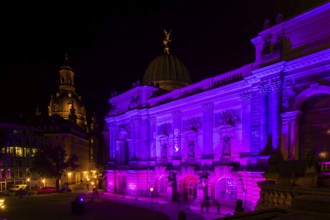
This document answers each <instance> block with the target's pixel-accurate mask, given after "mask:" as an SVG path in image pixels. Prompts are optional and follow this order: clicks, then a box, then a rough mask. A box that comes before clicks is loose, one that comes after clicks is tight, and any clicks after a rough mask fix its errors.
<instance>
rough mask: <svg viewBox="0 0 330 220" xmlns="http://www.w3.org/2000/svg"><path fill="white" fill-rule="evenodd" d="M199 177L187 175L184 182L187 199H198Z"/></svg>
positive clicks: (185, 197)
mask: <svg viewBox="0 0 330 220" xmlns="http://www.w3.org/2000/svg"><path fill="white" fill-rule="evenodd" d="M198 182H199V181H198V179H197V178H196V177H195V176H187V177H186V178H185V180H184V183H183V187H184V188H183V193H184V199H185V201H192V200H195V199H196V196H197V187H198Z"/></svg>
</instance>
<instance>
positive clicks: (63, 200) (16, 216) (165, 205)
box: [2, 185, 233, 220]
mask: <svg viewBox="0 0 330 220" xmlns="http://www.w3.org/2000/svg"><path fill="white" fill-rule="evenodd" d="M73 188H74V190H73V192H71V193H55V194H44V195H32V196H24V197H23V198H20V197H18V196H7V197H5V199H6V209H5V211H4V212H3V213H2V215H4V216H5V217H6V218H7V219H8V220H22V219H34V220H39V219H40V220H44V219H47V220H53V219H54V220H55V219H56V220H58V219H61V220H72V219H75V220H77V219H79V220H87V219H88V220H106V219H112V220H116V219H121V220H125V219H145V220H149V219H150V220H153V219H162V220H167V219H171V220H174V219H178V213H179V211H181V210H183V211H184V212H185V215H186V219H187V220H211V219H216V218H220V217H224V216H226V214H228V213H231V212H232V211H233V208H232V207H226V206H222V207H221V213H220V214H217V211H216V208H215V207H213V206H212V207H210V209H209V211H208V212H206V210H204V212H203V213H201V210H200V207H197V206H188V205H185V204H181V205H180V206H178V204H177V203H173V202H168V201H165V200H164V199H161V198H152V199H151V198H134V197H129V196H125V197H124V196H120V195H115V194H111V193H107V192H99V193H98V195H97V196H96V195H94V194H93V193H92V192H91V191H89V192H86V189H85V188H84V186H83V185H78V186H75V187H73ZM77 195H84V196H85V197H86V203H85V209H84V210H85V212H84V214H83V215H81V216H76V215H73V214H72V210H71V205H72V204H71V203H72V201H73V200H74V199H75V197H76V196H77ZM164 213H165V214H164Z"/></svg>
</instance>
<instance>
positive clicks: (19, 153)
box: [16, 147, 23, 157]
mask: <svg viewBox="0 0 330 220" xmlns="http://www.w3.org/2000/svg"><path fill="white" fill-rule="evenodd" d="M16 156H18V157H23V148H22V147H16Z"/></svg>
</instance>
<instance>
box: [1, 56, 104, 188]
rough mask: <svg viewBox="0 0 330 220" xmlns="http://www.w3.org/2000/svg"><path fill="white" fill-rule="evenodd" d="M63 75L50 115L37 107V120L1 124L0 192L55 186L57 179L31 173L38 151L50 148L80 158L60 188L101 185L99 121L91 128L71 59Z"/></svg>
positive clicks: (53, 98)
mask: <svg viewBox="0 0 330 220" xmlns="http://www.w3.org/2000/svg"><path fill="white" fill-rule="evenodd" d="M59 75H60V81H59V82H60V86H59V91H58V92H57V93H56V95H55V96H52V97H51V100H50V104H49V106H48V114H47V115H42V114H41V112H40V111H39V109H38V107H37V109H36V112H35V117H34V118H33V119H29V120H25V119H23V118H22V119H20V122H16V123H13V122H0V147H1V155H0V156H1V158H0V191H6V190H7V189H8V186H9V185H13V184H17V183H29V184H31V186H34V185H36V184H37V185H38V186H42V185H48V186H55V179H50V178H48V179H44V177H42V176H35V175H34V174H33V173H31V172H30V169H29V168H30V165H31V160H32V157H33V155H34V154H35V153H36V151H38V149H39V148H40V147H47V146H49V147H51V146H53V147H54V146H62V147H63V148H64V149H65V152H66V154H67V156H69V155H70V154H76V155H77V156H78V161H77V164H78V165H79V168H78V169H77V170H74V171H70V172H67V173H66V175H65V176H63V177H62V178H61V181H60V184H64V183H69V184H75V183H80V182H81V181H84V182H85V181H89V182H91V183H92V182H93V183H94V184H97V182H98V179H99V170H100V169H101V168H103V163H102V161H101V160H100V154H101V153H100V152H99V150H100V146H101V144H102V140H101V139H100V137H99V135H98V132H99V130H98V124H97V122H96V117H95V115H94V116H93V117H92V119H91V123H90V125H88V124H87V119H86V110H85V107H84V104H83V102H82V100H81V97H80V96H78V95H77V93H76V92H75V87H74V72H73V70H72V68H71V67H70V66H69V65H68V60H67V57H66V63H65V65H63V66H62V67H61V68H60V70H59ZM43 181H44V182H43ZM91 185H92V184H91Z"/></svg>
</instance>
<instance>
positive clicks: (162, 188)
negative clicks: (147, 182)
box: [158, 175, 168, 196]
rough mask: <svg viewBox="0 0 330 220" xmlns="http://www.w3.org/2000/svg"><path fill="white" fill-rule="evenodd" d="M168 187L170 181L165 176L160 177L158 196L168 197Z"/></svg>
mask: <svg viewBox="0 0 330 220" xmlns="http://www.w3.org/2000/svg"><path fill="white" fill-rule="evenodd" d="M167 187H168V180H167V177H166V176H165V175H162V176H160V177H159V180H158V194H159V195H160V196H166V191H167Z"/></svg>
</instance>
